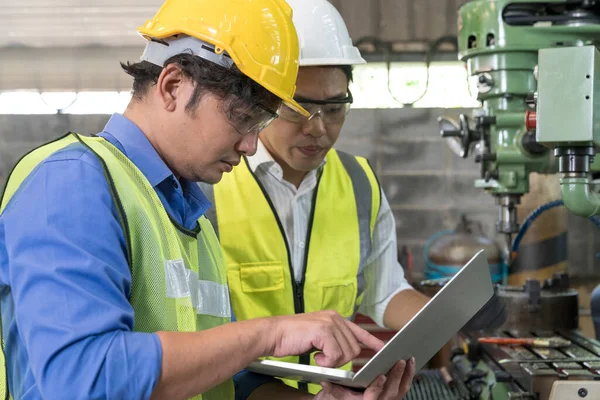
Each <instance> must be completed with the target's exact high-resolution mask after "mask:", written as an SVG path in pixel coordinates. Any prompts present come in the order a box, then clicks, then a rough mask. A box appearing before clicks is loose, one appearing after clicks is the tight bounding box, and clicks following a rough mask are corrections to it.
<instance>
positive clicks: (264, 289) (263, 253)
mask: <svg viewBox="0 0 600 400" xmlns="http://www.w3.org/2000/svg"><path fill="white" fill-rule="evenodd" d="M287 1H288V4H290V5H291V6H292V9H293V18H294V24H295V26H296V29H297V31H298V35H299V40H300V71H299V74H298V79H297V81H296V85H297V91H296V95H295V96H294V99H295V100H296V101H297V102H299V103H300V104H301V105H302V106H303V107H304V108H305V109H306V110H308V111H309V113H310V116H309V117H305V116H303V115H301V114H299V113H297V112H296V111H294V110H292V109H290V108H289V107H286V106H282V107H281V108H280V111H279V115H280V118H278V120H277V121H274V122H273V124H271V126H269V127H268V128H267V129H265V130H264V131H262V132H261V133H260V135H259V139H260V140H259V143H258V149H257V152H256V154H255V155H253V156H251V157H244V158H243V161H242V163H241V164H240V165H239V166H238V167H236V168H235V169H234V171H233V172H232V173H231V174H229V175H228V176H225V177H224V178H223V180H222V181H221V182H220V183H219V184H217V185H215V186H214V187H213V193H212V195H213V196H214V198H213V204H214V205H215V209H214V214H213V216H212V218H213V225H214V226H215V227H216V229H217V230H218V234H219V237H220V242H221V245H222V247H223V249H224V252H225V258H226V263H227V276H228V283H229V289H230V294H231V301H232V307H233V312H234V315H235V317H236V319H237V320H249V319H254V318H259V317H265V316H273V315H289V314H298V313H304V312H312V311H317V310H327V309H331V310H335V311H337V312H338V313H340V314H341V315H342V316H344V317H346V318H352V317H353V316H354V315H355V313H356V312H360V313H362V314H366V315H368V316H370V317H371V318H372V319H373V320H374V321H375V322H376V323H377V324H378V325H380V326H384V327H388V328H392V329H396V330H397V329H400V328H401V327H402V326H403V325H404V324H405V323H406V322H407V321H408V320H409V319H410V318H411V317H412V316H413V315H414V314H415V313H416V312H417V311H418V310H420V309H421V308H422V307H423V306H424V305H425V304H426V303H427V301H428V298H427V297H426V296H424V295H422V294H421V293H419V292H417V291H416V290H414V289H413V288H412V287H411V286H410V285H409V283H408V282H407V281H406V279H405V278H404V273H403V269H402V266H401V265H400V264H399V263H398V260H397V244H396V231H395V221H394V217H393V215H392V212H391V210H390V206H389V204H388V201H387V199H386V198H385V195H384V193H383V191H382V190H381V188H380V186H379V183H378V181H377V179H376V177H375V173H374V172H373V170H372V168H371V166H370V165H369V163H368V162H367V160H366V159H364V158H362V157H355V156H353V155H350V154H347V153H344V152H341V151H336V150H334V149H333V146H334V145H335V142H336V141H337V139H338V137H339V135H340V132H341V130H342V125H343V124H344V120H345V118H346V115H347V113H348V111H349V109H350V105H351V104H352V101H353V100H352V94H351V93H350V90H349V83H350V82H351V80H352V66H353V65H357V64H363V63H365V60H363V58H362V57H361V55H360V52H359V50H358V49H357V48H356V47H354V46H353V44H352V41H351V38H350V36H349V34H348V30H347V28H346V25H345V24H344V21H343V20H342V18H341V16H340V14H339V13H338V12H337V10H336V9H335V8H334V7H333V6H332V5H331V4H330V3H329V2H327V1H326V0H287ZM203 190H204V191H205V192H209V190H210V188H208V187H206V188H205V187H204V186H203ZM284 360H285V361H291V362H298V363H304V364H309V363H310V364H313V365H314V364H315V360H314V356H300V357H286V358H284ZM344 368H345V369H350V368H351V365H350V363H349V364H347V365H345V366H344ZM401 369H404V376H403V379H402V380H401V382H399V384H398V382H396V383H395V385H397V386H396V387H394V388H390V389H391V390H392V391H393V392H394V396H393V397H391V398H396V396H400V397H402V396H404V395H405V394H406V393H407V392H408V390H409V388H410V385H411V382H412V379H413V376H414V372H415V371H414V364H413V360H406V362H405V363H404V362H403V363H402V367H401ZM249 375H251V374H247V373H242V374H240V375H238V379H239V381H242V380H244V379H247V377H248V376H249ZM252 378H253V379H256V376H253V377H252ZM286 383H287V384H289V385H290V386H294V387H299V388H300V389H303V390H308V391H310V392H311V393H316V392H318V391H319V390H320V389H321V388H320V387H319V386H318V385H306V384H302V383H301V384H298V383H296V382H292V381H286ZM327 389H328V390H329V386H327ZM271 390H272V391H273V392H272V393H273V394H275V393H278V392H277V390H278V389H277V386H275V385H271V384H264V385H261V386H260V387H259V388H258V389H257V390H256V391H255V393H254V395H256V394H257V393H261V394H264V393H271V392H270V391H271ZM251 398H252V397H251ZM386 398H387V397H386Z"/></svg>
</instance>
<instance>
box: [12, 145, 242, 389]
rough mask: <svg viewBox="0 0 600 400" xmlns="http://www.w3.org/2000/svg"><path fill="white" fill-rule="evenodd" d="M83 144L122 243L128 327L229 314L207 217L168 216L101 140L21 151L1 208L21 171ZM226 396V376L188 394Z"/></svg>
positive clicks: (192, 325)
mask: <svg viewBox="0 0 600 400" xmlns="http://www.w3.org/2000/svg"><path fill="white" fill-rule="evenodd" d="M69 145H83V146H85V147H86V148H87V149H88V150H90V151H91V152H93V153H94V154H95V155H96V156H97V157H98V159H99V160H100V162H101V164H102V166H103V170H104V174H105V176H106V179H107V182H108V185H109V188H110V190H111V194H112V197H113V200H114V202H115V205H116V207H117V210H118V213H119V217H120V219H121V224H122V227H123V231H124V233H125V237H126V241H127V244H128V260H129V262H130V268H131V279H132V280H131V282H132V283H131V294H130V298H129V301H130V302H131V304H132V306H133V309H134V312H135V326H134V330H135V331H140V332H157V331H161V330H162V331H182V332H191V331H198V330H204V329H209V328H212V327H215V326H218V325H222V324H224V323H227V322H229V321H230V304H229V297H228V289H227V284H226V275H225V267H224V260H223V256H222V252H221V249H220V247H219V243H218V240H217V238H216V236H215V234H214V231H213V229H212V226H211V224H210V222H209V221H208V220H207V219H206V218H204V217H201V218H200V219H199V221H198V229H196V230H195V231H190V230H187V229H185V228H183V227H181V226H179V225H178V224H176V223H175V222H174V221H172V219H171V218H170V217H169V215H168V213H167V211H166V210H165V208H164V206H163V205H162V203H161V201H160V199H159V198H158V195H157V194H156V191H155V190H154V188H153V187H152V186H151V185H150V183H149V182H148V180H147V179H146V178H145V176H144V175H143V174H142V172H141V171H140V170H139V169H138V168H137V167H136V166H135V165H134V164H133V163H132V162H131V161H130V160H129V159H128V158H127V157H126V156H125V155H124V154H123V153H121V152H120V151H119V150H118V149H117V148H116V147H114V146H113V145H111V144H110V143H109V142H107V141H106V140H104V139H102V138H99V137H94V138H89V137H83V136H79V135H76V134H69V135H67V136H65V137H63V138H61V139H59V140H58V141H55V142H53V143H50V144H48V145H45V146H42V147H40V148H38V149H36V150H34V151H33V152H31V153H30V154H28V155H27V156H25V157H24V158H23V159H22V160H21V161H20V162H19V163H18V164H17V166H16V167H15V169H14V170H13V172H12V173H11V176H10V178H9V182H8V183H7V186H6V191H5V194H4V197H3V200H2V208H1V209H0V212H1V210H3V209H4V207H5V206H6V204H8V201H9V200H10V198H11V197H12V196H13V194H14V193H15V191H16V190H17V189H18V187H19V185H20V184H21V183H22V182H23V181H24V180H25V179H26V178H27V176H28V175H29V173H30V172H31V171H32V170H33V169H34V168H35V167H36V166H37V165H38V164H39V163H41V162H42V161H43V160H44V159H46V158H47V157H48V156H50V155H51V154H53V153H54V152H56V151H58V150H60V149H62V148H65V147H67V146H69ZM200 398H202V399H209V400H212V399H233V398H234V390H233V383H232V381H231V380H228V381H226V382H224V383H223V384H221V385H219V386H217V387H215V388H214V389H211V390H210V391H208V392H206V393H204V394H203V395H201V396H196V397H195V398H194V399H200Z"/></svg>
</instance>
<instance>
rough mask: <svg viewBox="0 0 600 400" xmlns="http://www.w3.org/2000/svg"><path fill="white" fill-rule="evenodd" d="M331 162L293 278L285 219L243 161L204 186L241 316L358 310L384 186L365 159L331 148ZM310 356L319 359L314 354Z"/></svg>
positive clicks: (350, 313)
mask: <svg viewBox="0 0 600 400" xmlns="http://www.w3.org/2000/svg"><path fill="white" fill-rule="evenodd" d="M326 160H327V162H326V164H325V166H324V167H323V170H322V173H321V175H320V177H319V178H318V183H317V187H316V188H315V192H314V195H313V205H312V209H311V216H310V221H309V228H308V232H307V238H306V248H305V249H306V255H305V265H304V275H303V276H304V278H303V281H302V282H296V281H295V279H294V273H293V271H292V268H291V261H290V253H289V247H288V246H289V244H288V243H287V239H286V236H285V234H284V231H283V228H282V224H281V221H280V220H279V218H278V216H277V214H276V212H275V210H274V207H273V205H272V204H271V201H270V199H269V197H268V195H267V193H266V191H265V190H264V188H263V187H262V184H261V183H260V182H259V181H258V179H257V178H256V177H255V176H254V174H253V173H252V172H251V171H250V168H249V166H248V163H247V161H246V160H244V161H243V163H242V164H240V165H239V166H238V167H236V168H234V170H233V172H232V173H230V174H226V175H224V176H223V179H222V180H221V182H220V183H219V184H217V185H215V186H214V187H212V188H210V187H207V186H206V185H201V188H202V190H203V191H204V193H205V195H207V196H209V197H210V196H213V197H214V200H213V204H215V208H216V213H215V216H216V220H217V221H218V224H215V226H217V227H218V228H217V230H218V233H219V237H220V241H221V246H222V247H223V250H224V252H225V260H226V263H227V278H228V281H229V290H230V293H231V300H232V306H233V311H234V314H235V317H236V319H237V320H245V319H252V318H257V317H266V316H273V315H290V314H295V313H302V312H313V311H319V310H327V309H333V310H336V311H337V312H339V313H340V314H341V315H342V316H344V317H346V318H351V317H352V316H353V315H354V313H355V311H356V309H357V307H358V306H357V304H360V303H359V302H360V300H361V299H362V292H363V290H364V284H365V280H364V267H365V265H364V262H365V260H366V259H367V256H368V254H369V252H370V249H371V238H372V235H373V229H374V226H375V221H376V218H377V215H378V212H379V205H380V201H381V197H380V196H381V191H380V187H379V184H378V182H377V180H376V178H375V174H374V173H373V171H372V169H371V167H370V166H369V165H368V162H367V161H366V160H365V159H363V158H359V157H354V156H351V155H349V154H346V153H342V152H339V151H335V150H331V151H330V152H329V153H328V154H327V158H326ZM211 189H212V190H211ZM282 360H285V361H289V362H304V363H308V362H309V360H308V357H306V359H305V360H303V359H302V358H299V357H286V358H284V359H282ZM310 362H311V363H312V364H313V365H314V364H315V363H314V357H312V356H311V357H310ZM350 367H351V365H350V364H348V365H346V366H345V369H350ZM294 386H295V385H294ZM316 390H318V386H316V385H311V392H313V393H314V392H315V391H316Z"/></svg>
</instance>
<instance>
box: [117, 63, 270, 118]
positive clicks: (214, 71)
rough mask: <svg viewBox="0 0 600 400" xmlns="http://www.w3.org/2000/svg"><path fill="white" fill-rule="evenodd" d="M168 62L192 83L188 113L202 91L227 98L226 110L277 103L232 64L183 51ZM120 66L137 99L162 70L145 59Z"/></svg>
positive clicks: (145, 91) (153, 82)
mask: <svg viewBox="0 0 600 400" xmlns="http://www.w3.org/2000/svg"><path fill="white" fill-rule="evenodd" d="M171 63H175V64H177V65H179V67H180V68H181V70H182V72H183V73H184V74H185V75H186V76H187V77H189V78H190V79H192V80H193V81H194V82H195V84H196V87H195V89H194V93H193V94H192V97H191V98H190V101H189V102H188V104H187V105H186V107H185V108H186V110H187V111H188V112H190V113H193V112H194V111H195V110H196V106H197V105H198V103H199V102H200V99H201V98H202V95H204V94H205V93H211V94H213V95H216V96H218V97H220V98H222V99H224V100H225V99H226V100H229V103H228V104H227V108H228V109H227V111H228V112H229V113H232V112H234V111H236V110H239V109H242V108H244V107H248V106H251V105H253V104H256V103H260V104H262V105H263V106H265V107H267V108H268V109H270V110H273V111H275V110H277V108H278V107H279V104H280V103H281V100H280V99H279V98H278V97H277V96H275V95H274V94H272V93H271V92H269V91H268V90H267V89H265V88H263V87H262V86H261V85H259V84H258V83H256V82H255V81H253V80H252V79H250V78H249V77H247V76H246V75H244V74H243V73H242V72H241V71H240V70H239V69H238V68H237V67H236V66H235V65H233V66H232V67H231V68H229V69H228V68H225V67H222V66H220V65H218V64H215V63H213V62H211V61H208V60H205V59H203V58H200V57H196V56H194V55H192V54H187V53H184V54H178V55H175V56H173V57H171V58H169V59H168V60H167V61H165V66H166V65H168V64H171ZM121 67H122V68H123V70H124V71H125V72H126V73H128V74H129V75H131V76H132V77H133V89H132V92H133V93H132V97H133V98H134V99H137V100H141V99H143V97H144V96H145V95H146V93H147V92H148V89H149V88H150V87H151V86H153V85H155V84H156V82H157V81H158V77H159V75H160V73H161V71H162V68H161V67H159V66H157V65H154V64H152V63H150V62H148V61H141V62H137V63H129V62H127V63H121Z"/></svg>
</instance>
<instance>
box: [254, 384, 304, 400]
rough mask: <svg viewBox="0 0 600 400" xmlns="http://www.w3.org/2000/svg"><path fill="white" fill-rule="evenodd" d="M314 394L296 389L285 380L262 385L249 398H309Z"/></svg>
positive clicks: (296, 399)
mask: <svg viewBox="0 0 600 400" xmlns="http://www.w3.org/2000/svg"><path fill="white" fill-rule="evenodd" d="M313 397H314V396H313V395H311V394H308V393H304V392H301V391H300V390H297V389H294V388H292V387H290V386H287V385H286V384H284V383H283V382H270V383H265V384H264V385H262V386H260V387H259V388H258V389H256V390H255V391H254V392H252V395H251V396H250V397H248V400H262V399H288V400H309V399H312V398H313Z"/></svg>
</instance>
